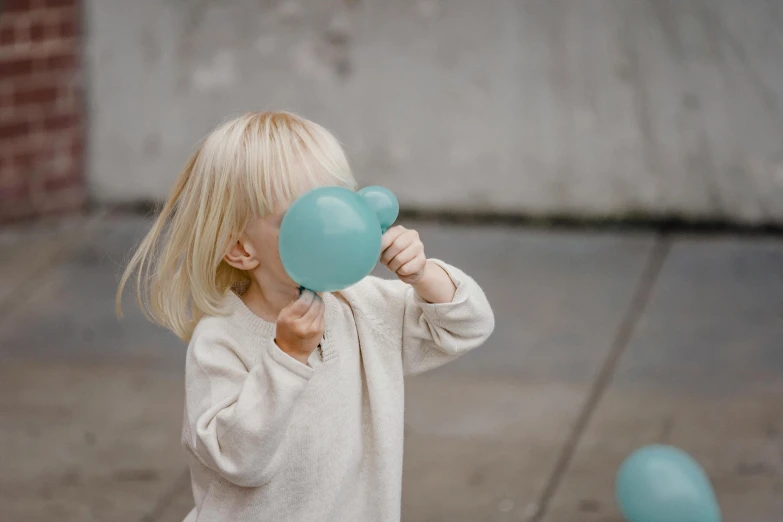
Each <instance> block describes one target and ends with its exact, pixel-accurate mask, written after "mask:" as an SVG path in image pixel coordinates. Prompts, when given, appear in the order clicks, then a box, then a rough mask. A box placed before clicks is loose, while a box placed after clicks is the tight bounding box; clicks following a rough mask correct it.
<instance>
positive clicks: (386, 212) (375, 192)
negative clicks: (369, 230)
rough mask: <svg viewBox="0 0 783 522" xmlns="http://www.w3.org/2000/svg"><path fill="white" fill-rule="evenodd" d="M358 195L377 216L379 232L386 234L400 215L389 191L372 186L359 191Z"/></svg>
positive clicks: (398, 207)
mask: <svg viewBox="0 0 783 522" xmlns="http://www.w3.org/2000/svg"><path fill="white" fill-rule="evenodd" d="M359 195H360V196H361V197H362V198H364V201H365V202H366V203H367V205H369V206H370V208H371V209H372V210H373V212H375V215H376V216H378V222H379V223H380V225H381V231H382V232H386V231H387V230H388V229H389V228H390V227H391V226H392V225H393V224H394V222H395V221H397V217H398V216H399V215H400V204H399V202H398V201H397V198H396V197H395V196H394V193H392V191H391V190H389V189H387V188H385V187H380V186H378V185H374V186H371V187H365V188H363V189H361V190H360V191H359Z"/></svg>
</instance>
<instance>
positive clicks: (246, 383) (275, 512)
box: [117, 112, 494, 522]
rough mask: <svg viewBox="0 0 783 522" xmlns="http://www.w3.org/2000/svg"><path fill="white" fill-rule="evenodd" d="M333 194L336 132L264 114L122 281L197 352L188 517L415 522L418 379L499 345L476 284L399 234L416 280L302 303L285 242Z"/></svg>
mask: <svg viewBox="0 0 783 522" xmlns="http://www.w3.org/2000/svg"><path fill="white" fill-rule="evenodd" d="M322 185H339V186H343V187H348V188H350V189H355V182H354V180H353V177H352V175H351V173H350V170H349V167H348V163H347V161H346V158H345V155H344V153H343V151H342V149H341V147H340V145H339V144H338V142H337V141H336V140H335V138H334V137H333V136H332V135H331V134H330V133H329V132H327V131H326V130H325V129H324V128H322V127H320V126H319V125H316V124H314V123H312V122H310V121H307V120H305V119H302V118H299V117H297V116H294V115H292V114H289V113H283V112H275V113H263V114H260V113H254V114H247V115H245V116H242V117H239V118H237V119H235V120H233V121H230V122H228V123H226V124H224V125H222V126H221V127H219V128H218V129H216V130H215V131H214V132H212V133H211V134H210V135H209V136H208V137H207V138H206V139H205V140H204V141H203V143H201V145H200V146H199V147H198V149H197V150H196V152H195V153H194V154H193V156H192V158H191V159H190V160H189V161H188V163H187V166H186V167H185V170H184V171H183V172H182V174H180V176H179V179H178V180H177V182H176V185H175V187H174V190H173V192H172V193H171V195H170V196H169V199H168V201H167V202H166V204H165V206H164V207H163V209H162V211H161V213H160V215H159V217H158V218H157V220H156V221H155V223H154V225H153V226H152V229H151V231H150V232H149V233H148V234H147V236H146V237H145V238H144V240H143V241H142V243H141V245H140V246H139V249H138V251H137V252H136V253H135V255H134V256H133V258H132V259H131V262H130V264H129V266H128V268H127V270H126V271H125V274H124V275H123V277H122V281H121V283H120V287H119V290H118V293H117V306H118V311H119V306H120V298H121V295H122V290H123V287H124V286H125V284H126V283H127V282H128V279H129V278H130V277H131V276H132V275H133V274H134V273H135V274H136V280H135V282H136V285H135V287H136V291H137V293H138V297H139V302H140V303H141V305H142V308H143V309H144V311H145V313H146V314H147V316H148V317H149V318H150V319H151V320H153V321H155V322H157V323H158V324H160V325H163V326H165V327H167V328H169V329H171V330H172V331H174V332H175V333H176V334H177V335H178V336H180V337H181V338H182V339H184V340H185V341H188V342H189V345H188V351H187V359H186V366H185V381H186V400H185V412H184V422H183V430H182V445H183V447H184V448H185V451H186V453H187V456H188V459H189V463H190V470H191V483H192V487H193V496H194V498H195V501H196V507H195V508H194V509H193V511H191V513H190V514H189V515H188V516H187V518H186V519H185V520H186V521H187V522H194V521H200V522H211V521H231V522H240V521H262V520H263V521H276V522H277V521H296V522H306V521H321V520H323V521H346V522H353V521H399V520H400V494H401V486H402V484H401V481H402V455H403V399H404V394H403V377H405V376H407V375H412V374H416V373H420V372H424V371H427V370H430V369H432V368H435V367H437V366H440V365H442V364H445V363H447V362H448V361H451V360H453V359H455V358H456V357H458V356H460V355H461V354H463V353H465V352H467V351H468V350H470V349H472V348H475V347H477V346H479V345H480V344H482V343H483V342H484V341H485V340H486V339H487V337H489V335H490V334H491V333H492V330H493V328H494V316H493V314H492V310H491V308H490V305H489V303H488V302H487V299H486V297H485V296H484V293H483V292H482V290H481V288H480V287H479V286H478V285H477V284H476V282H475V281H473V279H471V278H470V277H468V276H467V275H466V274H464V273H463V272H461V271H460V270H458V269H457V268H454V267H452V266H449V265H447V264H446V263H443V262H441V261H436V260H433V259H427V258H426V257H425V255H424V247H423V245H422V243H421V241H420V239H419V235H418V234H417V233H416V232H415V231H413V230H407V229H405V228H403V227H401V226H397V227H393V228H391V229H390V230H389V231H387V232H386V234H384V236H383V243H382V255H381V262H382V263H383V264H385V265H386V266H387V267H388V268H389V269H390V270H391V271H392V272H394V273H395V274H396V275H397V277H398V278H399V281H387V280H382V279H378V278H375V277H367V278H365V279H364V280H363V281H361V282H360V283H358V284H357V285H355V286H353V287H352V288H349V289H346V290H344V291H342V292H337V293H334V294H324V295H316V294H313V293H311V292H304V293H303V294H302V295H301V296H299V295H298V288H297V285H296V284H295V283H294V282H293V281H291V279H290V278H289V277H288V276H287V275H286V272H285V270H284V269H283V266H282V263H281V261H280V258H279V256H278V249H277V238H278V233H279V227H280V222H281V220H282V217H283V215H284V213H285V210H286V208H287V207H288V205H290V204H291V203H292V202H293V200H294V199H296V198H297V197H298V196H299V195H301V194H302V193H304V192H305V191H307V190H309V189H311V188H314V187H316V186H322Z"/></svg>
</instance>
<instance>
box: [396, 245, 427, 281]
mask: <svg viewBox="0 0 783 522" xmlns="http://www.w3.org/2000/svg"><path fill="white" fill-rule="evenodd" d="M426 265H427V258H426V257H425V256H424V253H423V251H422V252H420V253H419V254H417V255H416V256H415V257H414V258H413V259H411V260H410V261H408V262H407V263H405V264H403V265H402V266H401V267H400V268H398V269H397V270H396V271H395V272H396V273H397V275H399V276H400V277H408V276H412V275H414V274H417V273H420V272H421V271H422V270H424V267H425V266H426Z"/></svg>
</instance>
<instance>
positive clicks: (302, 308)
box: [283, 290, 316, 319]
mask: <svg viewBox="0 0 783 522" xmlns="http://www.w3.org/2000/svg"><path fill="white" fill-rule="evenodd" d="M315 300H316V295H315V294H314V293H313V292H311V291H310V290H305V291H304V292H302V295H301V296H299V299H297V300H296V301H294V302H293V303H292V304H290V305H289V306H288V307H287V308H286V309H285V310H284V311H283V313H284V314H285V315H287V316H290V317H291V318H292V319H298V318H300V317H302V316H303V315H304V314H305V313H307V311H308V310H309V309H310V307H311V306H312V305H313V303H314V302H315Z"/></svg>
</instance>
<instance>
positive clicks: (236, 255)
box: [224, 239, 259, 271]
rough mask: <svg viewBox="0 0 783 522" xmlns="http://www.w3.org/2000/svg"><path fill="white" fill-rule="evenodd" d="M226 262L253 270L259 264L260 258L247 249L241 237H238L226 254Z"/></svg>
mask: <svg viewBox="0 0 783 522" xmlns="http://www.w3.org/2000/svg"><path fill="white" fill-rule="evenodd" d="M224 259H225V260H226V263H228V264H229V265H231V266H233V267H234V268H238V269H240V270H245V271H247V270H253V269H254V268H256V267H257V266H258V264H259V263H258V259H256V257H255V256H254V255H252V254H251V253H250V252H248V251H247V249H246V248H245V245H244V244H243V243H242V240H241V239H238V240H237V241H236V242H235V243H234V244H233V245H232V246H231V248H229V249H228V252H227V253H226V255H225V256H224Z"/></svg>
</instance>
